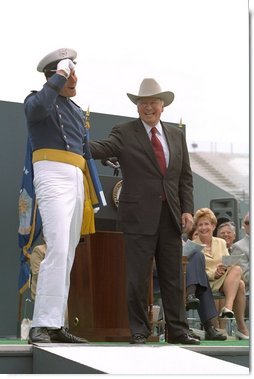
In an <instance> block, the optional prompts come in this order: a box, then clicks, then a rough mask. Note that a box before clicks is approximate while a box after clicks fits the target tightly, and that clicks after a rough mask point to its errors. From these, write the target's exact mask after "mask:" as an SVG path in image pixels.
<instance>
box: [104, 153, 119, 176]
mask: <svg viewBox="0 0 254 379" xmlns="http://www.w3.org/2000/svg"><path fill="white" fill-rule="evenodd" d="M101 164H102V165H103V166H108V167H111V168H113V169H114V176H118V174H119V169H120V163H119V162H118V160H117V158H116V157H111V158H106V159H102V160H101Z"/></svg>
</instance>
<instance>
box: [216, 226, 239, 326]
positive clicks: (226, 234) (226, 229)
mask: <svg viewBox="0 0 254 379" xmlns="http://www.w3.org/2000/svg"><path fill="white" fill-rule="evenodd" d="M216 236H217V237H219V238H222V239H224V240H225V241H226V245H227V249H228V252H229V254H231V249H232V245H233V243H234V241H235V238H236V228H235V225H234V223H233V222H231V221H226V222H223V223H222V224H220V225H219V226H218V227H217V231H216ZM215 304H216V308H217V310H219V309H221V308H222V307H224V306H225V299H224V298H223V299H216V300H215ZM217 324H218V325H219V327H220V328H225V325H226V322H225V320H223V319H221V318H217Z"/></svg>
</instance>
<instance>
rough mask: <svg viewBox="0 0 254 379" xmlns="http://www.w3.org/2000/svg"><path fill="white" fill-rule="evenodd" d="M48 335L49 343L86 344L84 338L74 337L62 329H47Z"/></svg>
mask: <svg viewBox="0 0 254 379" xmlns="http://www.w3.org/2000/svg"><path fill="white" fill-rule="evenodd" d="M48 334H49V335H50V340H51V342H62V343H88V341H87V340H85V339H84V338H81V337H76V336H74V335H73V334H71V333H70V332H68V330H67V329H66V328H63V327H62V328H61V329H48Z"/></svg>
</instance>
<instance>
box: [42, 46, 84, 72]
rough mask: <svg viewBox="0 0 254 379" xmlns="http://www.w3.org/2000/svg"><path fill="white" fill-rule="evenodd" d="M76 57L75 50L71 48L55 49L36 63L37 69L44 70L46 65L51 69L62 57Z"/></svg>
mask: <svg viewBox="0 0 254 379" xmlns="http://www.w3.org/2000/svg"><path fill="white" fill-rule="evenodd" d="M76 57H77V52H76V51H75V50H73V49H67V48H63V49H57V50H54V51H52V52H51V53H49V54H47V55H46V56H45V57H44V58H42V60H41V61H40V62H39V63H38V66H37V71H39V72H44V70H45V69H46V68H47V67H50V68H51V69H53V67H54V66H55V68H56V66H57V63H58V62H60V61H61V60H62V59H71V60H72V61H73V60H74V59H75V58H76Z"/></svg>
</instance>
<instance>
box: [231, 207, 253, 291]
mask: <svg viewBox="0 0 254 379" xmlns="http://www.w3.org/2000/svg"><path fill="white" fill-rule="evenodd" d="M243 228H244V230H245V236H244V237H243V238H242V239H241V240H239V241H237V242H235V243H234V244H233V246H232V255H241V257H240V259H239V262H238V264H239V266H241V268H242V271H243V274H242V279H243V280H244V283H245V286H246V291H249V276H250V216H249V212H248V213H247V214H246V216H245V217H244V219H243Z"/></svg>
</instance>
